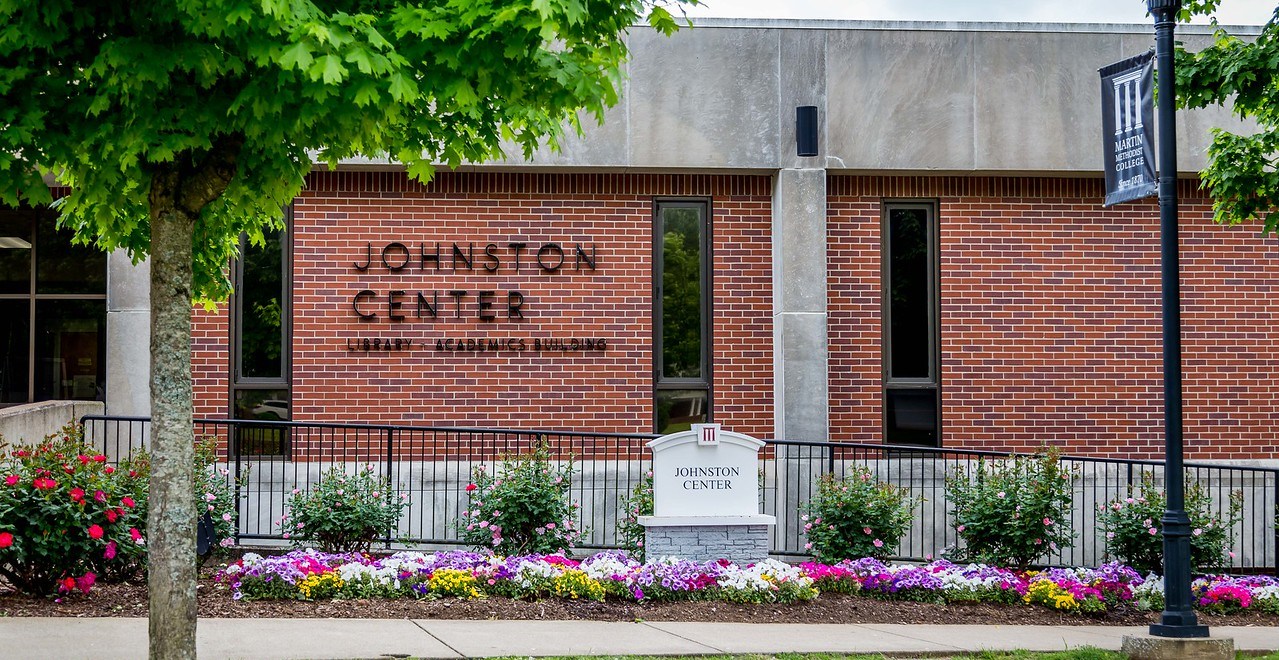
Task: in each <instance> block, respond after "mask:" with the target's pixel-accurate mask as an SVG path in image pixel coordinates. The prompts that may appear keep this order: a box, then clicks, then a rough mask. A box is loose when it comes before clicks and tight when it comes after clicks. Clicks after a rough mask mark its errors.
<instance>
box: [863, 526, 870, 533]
mask: <svg viewBox="0 0 1279 660" xmlns="http://www.w3.org/2000/svg"><path fill="white" fill-rule="evenodd" d="M862 533H863V534H870V528H869V527H863V528H862Z"/></svg>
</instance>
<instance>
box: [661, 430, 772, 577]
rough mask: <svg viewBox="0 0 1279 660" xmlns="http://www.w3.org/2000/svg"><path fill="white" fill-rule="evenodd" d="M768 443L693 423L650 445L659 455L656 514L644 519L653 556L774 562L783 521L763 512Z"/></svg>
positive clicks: (700, 559)
mask: <svg viewBox="0 0 1279 660" xmlns="http://www.w3.org/2000/svg"><path fill="white" fill-rule="evenodd" d="M763 446H764V443H763V442H761V441H759V440H756V439H755V438H752V437H749V436H745V435H742V434H740V433H733V432H731V431H725V430H723V429H721V428H720V426H719V424H694V425H693V428H691V429H689V430H688V431H682V432H680V433H672V434H670V435H665V436H662V437H660V438H658V439H656V440H653V441H652V442H650V443H648V448H649V449H651V450H652V451H653V515H651V516H640V517H639V523H640V524H641V525H643V526H644V549H645V551H646V552H647V553H648V556H649V557H654V558H656V557H667V556H675V557H682V558H685V559H693V560H697V561H712V560H719V559H728V560H730V561H736V562H743V563H750V562H757V561H760V560H762V559H765V558H767V557H768V548H769V538H768V530H769V527H770V526H771V525H774V524H776V522H777V520H776V518H774V517H773V516H766V515H762V514H760V512H759V450H760V449H761V448H763Z"/></svg>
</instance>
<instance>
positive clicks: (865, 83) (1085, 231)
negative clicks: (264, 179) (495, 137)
mask: <svg viewBox="0 0 1279 660" xmlns="http://www.w3.org/2000/svg"><path fill="white" fill-rule="evenodd" d="M1183 32H1186V34H1184V35H1183V37H1185V38H1186V39H1187V40H1189V41H1191V42H1193V41H1194V40H1195V39H1207V38H1208V35H1207V33H1206V32H1202V31H1201V32H1195V29H1194V28H1187V29H1185V30H1183ZM630 40H631V47H632V51H633V60H632V62H631V63H630V65H629V67H628V72H627V73H628V82H627V84H626V88H625V91H624V94H623V100H622V103H621V104H620V105H619V106H618V107H617V108H615V109H613V110H612V111H610V113H609V115H608V117H607V120H606V121H605V122H604V124H603V125H602V126H598V127H595V126H592V127H590V128H589V129H588V130H587V132H586V135H584V136H583V137H581V138H578V139H573V140H570V142H569V143H568V144H567V146H566V147H565V149H564V150H563V151H562V152H561V153H556V154H552V153H542V154H539V155H538V156H537V157H536V158H535V159H534V161H533V162H531V163H523V162H514V161H512V162H507V163H496V164H488V165H483V166H476V167H468V168H465V169H464V170H462V171H457V172H447V171H441V172H440V173H439V174H438V175H437V176H436V178H435V179H434V180H433V181H431V182H430V183H429V184H426V185H423V184H420V183H417V182H415V181H411V180H409V179H408V178H407V176H406V175H405V174H404V173H403V172H402V170H401V169H399V168H397V167H396V166H395V165H394V164H391V163H384V162H377V161H372V160H370V161H360V162H350V163H347V164H345V165H344V167H343V168H341V169H339V170H338V171H317V172H315V173H313V174H312V175H311V177H310V178H309V180H308V184H307V188H306V190H304V192H303V193H302V194H301V196H299V197H298V198H297V200H296V201H295V202H294V204H293V205H292V207H291V208H290V209H289V230H288V231H287V232H286V233H285V234H283V235H282V236H276V237H273V241H272V242H269V243H268V245H267V247H253V246H246V251H245V257H244V259H242V261H241V263H239V264H237V265H236V266H235V269H234V270H235V272H234V275H235V279H236V281H237V283H238V293H237V295H236V297H234V298H233V299H232V300H231V301H230V302H229V303H228V304H226V305H223V306H221V307H219V308H218V309H217V310H215V311H206V310H203V309H200V308H197V309H196V311H195V314H194V323H195V327H194V336H195V339H194V346H193V348H194V360H195V364H194V365H193V369H194V375H195V378H196V399H197V404H196V414H197V416H203V417H224V416H236V417H242V418H251V417H259V418H265V419H277V418H283V419H294V420H304V421H331V422H378V423H394V424H408V425H446V426H477V427H516V428H555V429H571V430H598V431H618V432H653V431H663V430H669V429H673V428H678V427H679V426H680V425H682V424H688V423H690V422H695V421H704V420H711V421H716V422H720V423H722V424H724V425H725V427H726V428H729V429H732V430H735V431H739V432H742V433H746V434H749V435H754V436H757V437H762V438H787V439H797V440H823V439H827V438H829V439H832V440H839V441H856V442H872V443H879V442H894V443H910V444H926V445H941V446H948V447H966V448H988V449H1017V450H1026V449H1034V448H1038V447H1040V446H1042V445H1044V444H1052V445H1057V446H1060V447H1063V448H1064V449H1065V450H1066V451H1068V452H1069V453H1074V454H1085V455H1096V456H1122V457H1136V458H1153V457H1158V456H1161V454H1162V442H1163V441H1162V404H1161V399H1162V385H1161V373H1162V366H1161V353H1160V350H1161V348H1160V313H1159V305H1160V299H1159V295H1160V294H1159V272H1160V271H1159V231H1158V227H1159V214H1158V207H1157V204H1156V203H1155V200H1153V199H1151V200H1146V201H1142V202H1135V203H1130V204H1124V205H1120V206H1116V207H1112V208H1109V209H1104V208H1103V207H1102V205H1101V201H1102V197H1103V193H1102V185H1101V167H1102V156H1101V136H1100V130H1101V129H1100V116H1099V109H1100V101H1099V94H1098V87H1099V83H1098V76H1097V69H1098V68H1099V67H1100V66H1102V65H1105V64H1108V63H1110V62H1113V61H1116V60H1119V59H1121V58H1123V57H1125V56H1128V55H1132V54H1135V53H1137V52H1141V51H1144V50H1145V49H1147V48H1148V47H1149V46H1150V44H1151V43H1152V42H1153V37H1152V36H1151V32H1150V29H1149V28H1148V26H1096V25H1088V26H1078V25H1076V26H1062V25H1051V26H1046V25H1008V24H991V25H984V24H982V25H977V24H968V25H948V24H920V23H848V22H793V21H705V22H704V24H699V26H698V27H697V28H696V29H694V30H686V31H683V32H681V33H679V34H677V35H675V36H674V37H671V38H669V39H668V38H664V37H661V36H658V35H655V34H651V33H649V32H648V31H647V30H637V31H636V32H635V34H633V35H632V36H631V38H630ZM1192 45H1193V43H1192ZM800 106H815V107H816V109H817V117H818V131H817V147H818V148H817V153H818V155H816V156H800V155H797V150H796V139H797V137H796V113H797V110H796V108H798V107H800ZM1179 123H1180V126H1179V131H1180V139H1181V145H1182V146H1181V147H1180V149H1179V151H1180V154H1181V165H1180V166H1181V169H1182V170H1183V172H1182V177H1183V180H1182V184H1181V186H1180V188H1181V219H1182V244H1181V251H1182V295H1183V317H1182V318H1183V337H1184V339H1183V342H1184V347H1183V351H1184V370H1185V385H1184V388H1185V437H1186V447H1187V456H1188V457H1190V458H1192V459H1208V458H1212V459H1246V460H1250V461H1256V460H1262V461H1269V462H1273V461H1274V460H1275V459H1276V458H1279V444H1277V441H1276V440H1275V430H1276V420H1279V402H1277V401H1276V399H1275V397H1273V396H1272V395H1271V392H1273V391H1274V390H1275V388H1276V384H1277V383H1276V375H1275V371H1276V367H1277V366H1279V353H1277V349H1276V348H1275V346H1276V345H1277V343H1279V341H1277V340H1279V328H1276V327H1275V326H1274V324H1272V323H1271V318H1272V316H1274V315H1275V312H1276V311H1279V309H1277V307H1279V302H1276V301H1275V299H1274V298H1272V297H1271V294H1272V290H1271V287H1272V284H1273V283H1274V282H1276V281H1279V249H1277V246H1276V242H1275V239H1274V238H1266V237H1262V236H1260V235H1259V228H1258V227H1235V228H1225V227H1220V226H1217V225H1214V224H1213V223H1212V222H1211V209H1210V203H1209V201H1208V200H1207V199H1206V197H1205V196H1204V194H1203V193H1202V192H1201V191H1199V190H1198V189H1197V181H1196V179H1195V177H1194V172H1195V171H1196V170H1197V169H1198V168H1200V167H1202V165H1203V163H1204V156H1203V149H1204V146H1205V145H1206V144H1207V141H1208V129H1209V127H1211V126H1214V125H1231V124H1232V123H1233V120H1231V119H1230V118H1229V116H1228V113H1226V112H1225V111H1217V112H1195V113H1182V117H1181V119H1180V122H1179ZM105 267H106V269H107V271H108V273H109V275H110V277H109V278H108V279H109V280H110V281H109V284H108V285H107V287H106V292H105V294H104V295H105V307H106V310H105V319H106V321H105V331H104V334H103V337H104V339H102V340H101V344H102V346H103V349H102V352H103V357H102V361H103V362H104V363H105V369H104V370H100V373H101V374H102V375H101V376H100V378H101V379H103V381H104V382H105V388H104V393H103V395H104V396H105V399H106V403H107V410H108V412H109V413H112V414H145V413H146V412H147V409H146V408H147V403H146V367H147V365H146V364H145V360H140V359H139V358H140V357H141V356H145V354H146V336H145V332H139V330H140V329H141V328H145V327H146V324H145V322H146V317H147V310H146V302H145V291H146V288H145V277H143V276H142V275H143V274H145V269H144V268H145V267H143V270H141V271H138V270H134V269H132V268H131V267H130V266H128V265H127V260H126V259H122V258H117V257H116V256H115V255H113V256H112V257H111V258H110V259H109V260H108V263H107V264H106V266H105ZM86 387H87V385H86ZM86 391H87V390H86ZM15 396H16V395H15Z"/></svg>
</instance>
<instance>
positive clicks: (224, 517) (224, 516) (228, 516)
mask: <svg viewBox="0 0 1279 660" xmlns="http://www.w3.org/2000/svg"><path fill="white" fill-rule="evenodd" d="M222 520H223V521H224V522H231V514H229V513H224V514H222Z"/></svg>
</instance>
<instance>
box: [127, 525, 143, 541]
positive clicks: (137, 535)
mask: <svg viewBox="0 0 1279 660" xmlns="http://www.w3.org/2000/svg"><path fill="white" fill-rule="evenodd" d="M129 537H130V538H132V539H133V542H134V543H137V542H138V541H141V540H142V532H139V531H138V528H137V527H130V528H129Z"/></svg>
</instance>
